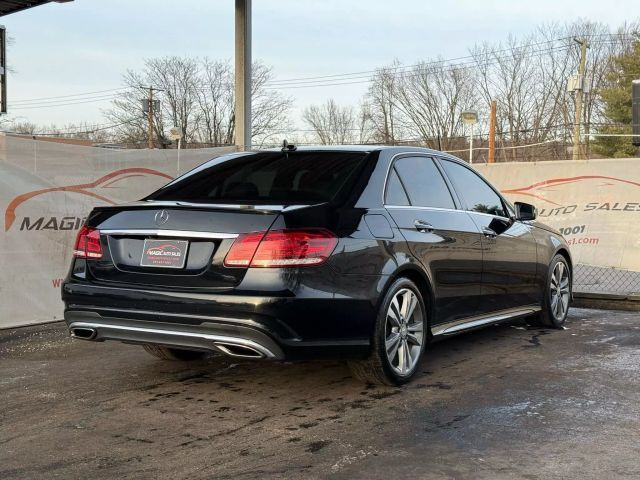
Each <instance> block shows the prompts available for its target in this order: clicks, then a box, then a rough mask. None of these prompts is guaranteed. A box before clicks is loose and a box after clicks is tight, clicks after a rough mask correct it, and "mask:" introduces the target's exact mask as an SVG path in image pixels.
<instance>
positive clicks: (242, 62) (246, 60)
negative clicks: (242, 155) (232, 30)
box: [235, 0, 251, 151]
mask: <svg viewBox="0 0 640 480" xmlns="http://www.w3.org/2000/svg"><path fill="white" fill-rule="evenodd" d="M235 50H236V52H235V56H236V58H235V60H236V65H235V75H236V92H235V102H236V105H235V109H236V110H235V134H236V146H237V147H238V150H240V151H242V150H249V149H251V0H236V42H235Z"/></svg>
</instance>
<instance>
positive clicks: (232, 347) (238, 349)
mask: <svg viewBox="0 0 640 480" xmlns="http://www.w3.org/2000/svg"><path fill="white" fill-rule="evenodd" d="M215 345H216V347H217V348H218V350H220V351H221V352H222V353H224V354H226V355H229V356H231V357H240V358H265V355H264V354H263V353H262V352H259V351H258V350H255V349H254V348H251V347H248V346H246V345H236V344H233V343H218V342H216V344H215Z"/></svg>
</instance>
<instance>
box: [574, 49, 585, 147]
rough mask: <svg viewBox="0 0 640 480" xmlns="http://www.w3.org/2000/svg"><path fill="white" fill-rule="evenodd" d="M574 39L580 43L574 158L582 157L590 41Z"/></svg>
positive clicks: (576, 86) (576, 87) (576, 89)
mask: <svg viewBox="0 0 640 480" xmlns="http://www.w3.org/2000/svg"><path fill="white" fill-rule="evenodd" d="M574 40H575V41H576V42H577V43H578V44H579V45H580V66H579V67H578V80H577V84H576V85H575V93H576V113H575V115H576V116H575V121H574V122H575V123H574V125H573V159H574V160H579V159H580V124H581V123H582V101H583V95H584V86H585V83H586V82H585V78H584V75H585V71H586V69H587V48H589V43H588V42H587V40H586V39H585V38H582V39H577V38H574Z"/></svg>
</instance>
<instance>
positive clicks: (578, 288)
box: [573, 264, 640, 295]
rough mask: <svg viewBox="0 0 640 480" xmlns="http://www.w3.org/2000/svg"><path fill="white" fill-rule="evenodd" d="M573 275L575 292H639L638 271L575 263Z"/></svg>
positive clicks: (618, 293)
mask: <svg viewBox="0 0 640 480" xmlns="http://www.w3.org/2000/svg"><path fill="white" fill-rule="evenodd" d="M573 276H574V281H573V290H574V292H576V293H609V294H615V295H633V294H640V272H632V271H629V270H621V269H619V268H611V267H597V266H594V265H584V264H577V265H576V266H575V268H574V274H573Z"/></svg>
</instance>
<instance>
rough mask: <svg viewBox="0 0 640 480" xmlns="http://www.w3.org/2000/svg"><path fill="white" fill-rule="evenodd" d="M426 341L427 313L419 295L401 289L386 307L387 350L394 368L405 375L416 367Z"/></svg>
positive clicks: (388, 357) (406, 289)
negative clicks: (425, 314)
mask: <svg viewBox="0 0 640 480" xmlns="http://www.w3.org/2000/svg"><path fill="white" fill-rule="evenodd" d="M423 342H424V312H423V311H422V306H421V304H420V301H419V300H418V297H417V295H416V294H415V293H414V292H413V291H412V290H410V289H408V288H403V289H401V290H398V292H397V293H396V294H395V295H394V296H393V300H391V303H390V304H389V308H388V309H387V319H386V324H385V350H386V353H387V359H388V360H389V364H390V366H391V368H392V369H393V370H394V371H395V372H396V373H397V374H399V375H402V376H406V375H409V374H411V372H413V370H414V369H415V367H416V365H417V363H418V360H419V359H420V354H421V352H422V344H423Z"/></svg>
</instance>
